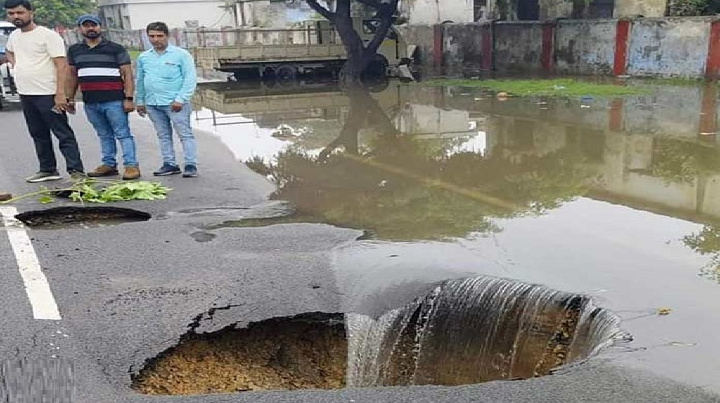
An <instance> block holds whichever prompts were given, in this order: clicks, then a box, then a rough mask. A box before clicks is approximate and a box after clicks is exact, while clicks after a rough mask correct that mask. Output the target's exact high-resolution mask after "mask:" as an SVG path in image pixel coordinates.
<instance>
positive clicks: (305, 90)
mask: <svg viewBox="0 0 720 403" xmlns="http://www.w3.org/2000/svg"><path fill="white" fill-rule="evenodd" d="M708 91H710V92H709V94H710V95H712V94H713V93H712V90H711V89H708V88H707V87H689V86H688V87H672V86H661V87H657V88H655V89H654V91H653V92H652V95H643V96H637V97H629V98H623V99H613V100H601V99H594V100H592V102H590V103H588V102H587V100H585V99H578V100H574V99H563V100H557V99H535V98H527V99H525V98H523V99H511V100H508V101H500V100H498V99H496V98H494V97H492V96H489V95H488V94H487V93H485V92H484V91H480V90H469V89H457V88H423V87H419V86H402V85H390V86H389V87H388V88H387V89H385V90H383V91H381V92H378V93H372V94H368V93H366V92H358V93H353V94H350V96H348V95H347V94H344V93H342V92H341V91H340V90H339V89H338V88H337V86H336V85H335V84H333V83H327V82H300V83H294V84H293V86H292V87H273V88H267V87H263V85H262V84H252V85H246V86H245V87H243V86H238V84H233V85H230V84H227V83H222V84H213V85H206V86H201V87H200V89H199V90H198V96H197V99H196V101H197V102H198V104H199V105H198V106H202V107H206V108H209V109H203V110H201V111H200V112H199V115H198V116H200V115H202V116H204V117H207V118H208V119H207V120H202V121H201V120H199V121H198V122H196V123H198V126H199V127H201V128H205V129H208V130H211V131H214V132H216V133H218V134H219V135H220V136H221V137H222V138H223V140H224V141H225V142H226V143H227V144H228V145H229V146H230V147H231V149H233V150H234V151H235V152H236V154H237V155H238V158H240V159H242V160H243V161H249V160H251V159H252V158H253V157H255V159H254V161H253V166H255V167H256V168H257V169H258V170H261V171H262V172H263V173H264V174H267V175H269V176H270V177H272V178H273V179H274V180H276V181H277V183H278V185H279V188H278V191H277V192H276V193H275V194H274V196H273V197H274V198H277V199H285V200H289V201H291V202H293V203H294V204H295V205H296V207H297V216H296V217H295V218H294V219H293V221H297V220H303V221H311V222H326V223H331V224H335V225H339V226H345V227H352V228H361V229H365V230H369V231H370V232H371V233H373V234H375V236H376V237H379V238H383V239H391V240H416V239H419V240H423V239H425V240H434V239H447V238H455V237H467V236H469V235H471V234H473V233H493V232H497V231H499V230H500V228H499V227H498V225H497V223H496V222H495V219H497V218H512V217H519V216H523V215H528V214H542V213H544V212H547V211H548V210H550V209H555V208H557V207H559V206H561V205H562V204H563V203H565V202H567V201H570V200H573V199H574V198H576V197H578V196H588V197H591V198H593V199H596V200H603V201H609V202H612V203H617V204H622V205H626V206H630V207H633V208H636V209H640V210H646V211H652V212H655V213H660V214H663V215H668V216H672V217H678V218H682V219H685V220H689V221H693V222H698V223H705V224H708V225H709V224H712V223H714V222H716V221H720V219H719V218H720V186H719V184H720V162H718V161H720V158H718V157H719V156H720V151H719V149H718V148H717V147H716V146H715V140H714V139H715V134H714V133H716V132H717V131H718V130H717V113H716V112H715V110H716V109H717V105H716V103H715V102H716V101H714V100H715V97H712V96H704V95H703V94H705V95H707V93H708ZM698 111H700V112H698ZM209 115H212V117H210V116H209ZM253 224H261V223H253ZM689 246H691V247H693V248H694V249H695V250H697V251H699V252H703V253H708V252H707V251H708V249H707V248H704V249H699V248H698V247H697V246H696V244H692V243H690V244H689Z"/></svg>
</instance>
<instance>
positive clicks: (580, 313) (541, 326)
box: [134, 276, 626, 394]
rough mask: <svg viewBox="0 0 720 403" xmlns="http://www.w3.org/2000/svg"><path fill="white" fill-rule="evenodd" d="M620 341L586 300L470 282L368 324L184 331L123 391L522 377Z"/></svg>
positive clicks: (351, 321) (288, 322)
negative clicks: (130, 388) (181, 335)
mask: <svg viewBox="0 0 720 403" xmlns="http://www.w3.org/2000/svg"><path fill="white" fill-rule="evenodd" d="M343 322H344V325H343ZM625 337H626V334H625V333H623V332H622V331H621V330H620V328H619V318H618V317H617V316H616V315H614V314H613V313H611V312H609V311H607V310H604V309H602V308H598V307H596V306H594V305H593V303H592V300H591V299H590V298H589V297H587V296H585V295H581V294H573V293H567V292H562V291H557V290H552V289H549V288H547V287H544V286H540V285H533V284H527V283H522V282H518V281H514V280H509V279H503V278H496V277H487V276H480V277H473V278H467V279H458V280H448V281H446V282H444V283H442V284H441V285H439V286H438V287H436V288H435V289H434V290H432V291H431V292H430V293H428V294H427V295H425V296H424V297H422V298H419V299H417V300H415V301H413V302H411V303H409V304H407V305H405V306H404V307H401V308H397V309H393V310H391V311H389V312H386V313H384V314H382V315H380V316H378V317H374V318H373V317H370V316H367V315H361V314H356V313H347V314H323V313H312V314H303V315H298V316H295V317H286V318H273V319H268V320H265V321H261V322H255V323H251V324H250V325H249V326H248V327H247V328H244V329H235V328H233V327H228V328H226V329H224V330H221V331H219V332H214V333H210V334H188V335H185V336H183V338H182V341H181V342H180V343H179V344H178V345H177V346H175V347H173V348H171V349H169V350H167V351H165V352H163V353H161V354H160V355H159V356H158V357H157V358H155V359H152V360H149V361H148V363H147V365H146V366H145V368H144V369H143V370H141V371H140V372H139V373H138V374H137V375H136V376H135V377H134V387H135V388H136V389H138V390H139V391H141V392H143V393H149V394H198V393H213V392H237V391H246V390H271V389H275V390H276V389H306V388H326V389H337V388H343V387H379V386H395V385H428V384H432V385H462V384H473V383H480V382H486V381H491V380H501V379H525V378H532V377H537V376H544V375H548V374H550V373H551V371H552V370H553V369H554V368H557V367H559V366H562V365H565V364H568V363H573V362H578V361H582V360H584V359H587V358H589V357H592V356H593V355H595V354H597V353H598V352H599V351H601V350H602V349H603V348H606V347H608V346H610V345H612V344H613V343H615V342H617V341H619V340H622V339H624V338H625ZM280 353H282V354H280ZM278 354H279V355H278ZM210 369H212V371H211V372H208V371H209V370H210ZM212 374H217V375H215V376H213V375H212Z"/></svg>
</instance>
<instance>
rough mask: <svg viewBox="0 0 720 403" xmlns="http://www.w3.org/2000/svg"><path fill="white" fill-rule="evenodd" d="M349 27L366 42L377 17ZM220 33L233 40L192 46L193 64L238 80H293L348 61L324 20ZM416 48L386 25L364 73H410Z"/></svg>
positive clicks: (332, 71)
mask: <svg viewBox="0 0 720 403" xmlns="http://www.w3.org/2000/svg"><path fill="white" fill-rule="evenodd" d="M353 26H354V28H355V30H356V32H358V33H359V34H360V37H361V38H362V40H363V42H364V43H368V42H369V41H370V40H372V38H373V37H374V35H375V31H376V29H377V27H378V26H379V20H376V19H369V18H353ZM224 35H226V36H230V37H233V38H234V41H235V44H234V45H232V46H198V47H195V48H194V49H193V53H194V56H195V61H196V64H197V67H198V68H201V69H204V70H219V71H223V72H228V73H233V75H234V76H235V78H237V79H240V78H244V77H262V78H276V79H278V80H294V79H295V78H296V77H297V76H299V75H306V74H316V73H330V74H333V75H336V74H337V73H338V72H339V71H340V69H341V68H342V66H343V64H344V63H345V61H346V60H347V53H346V51H345V46H344V45H343V44H342V41H341V40H340V37H339V35H338V33H337V31H336V30H335V28H334V27H333V25H332V23H330V21H327V20H312V21H305V22H303V23H302V26H301V27H300V28H291V29H280V30H275V29H273V30H266V29H255V30H247V29H239V30H234V31H229V32H225V33H224ZM267 38H272V39H271V40H268V39H267ZM416 48H417V47H416V46H414V45H410V44H408V43H407V42H406V41H405V39H404V38H403V37H402V36H401V35H400V34H399V33H398V31H397V30H396V29H395V28H394V27H391V28H390V30H389V31H388V34H387V37H386V38H385V40H384V41H383V42H382V44H381V45H380V47H379V48H378V52H377V55H376V57H375V60H373V61H372V62H371V64H370V66H369V67H368V69H367V74H368V75H370V76H372V77H379V76H383V77H384V76H388V75H395V76H402V77H407V78H412V72H411V71H410V66H411V63H412V61H413V58H414V53H415V51H416Z"/></svg>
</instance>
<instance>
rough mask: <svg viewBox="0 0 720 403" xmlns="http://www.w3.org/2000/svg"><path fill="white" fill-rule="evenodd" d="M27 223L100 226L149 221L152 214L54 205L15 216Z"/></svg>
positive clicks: (35, 225)
mask: <svg viewBox="0 0 720 403" xmlns="http://www.w3.org/2000/svg"><path fill="white" fill-rule="evenodd" d="M15 218H17V219H18V220H20V221H22V222H23V223H24V224H25V225H27V226H29V227H35V228H49V229H52V228H68V227H73V226H80V227H100V226H105V225H114V224H122V223H125V222H133V221H147V220H149V219H150V218H151V216H150V214H148V213H145V212H143V211H138V210H133V209H128V208H121V207H72V206H65V207H54V208H50V209H47V210H35V211H27V212H24V213H20V214H18V215H16V216H15Z"/></svg>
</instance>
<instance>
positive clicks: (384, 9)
mask: <svg viewBox="0 0 720 403" xmlns="http://www.w3.org/2000/svg"><path fill="white" fill-rule="evenodd" d="M397 5H398V0H391V1H390V2H389V3H382V4H381V5H380V8H378V12H377V16H378V17H380V25H379V26H378V28H377V30H376V31H375V36H374V37H373V38H372V40H371V41H370V43H368V44H367V46H366V47H365V49H366V51H367V52H372V53H376V52H377V49H378V48H379V47H380V44H382V42H383V41H384V40H385V37H386V36H387V33H388V31H389V30H390V27H391V26H392V23H393V15H395V12H396V11H397Z"/></svg>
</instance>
